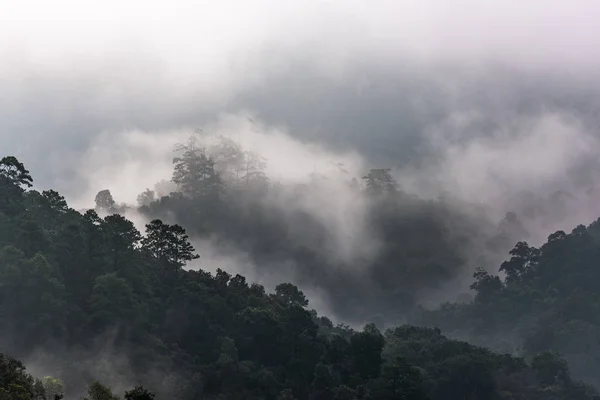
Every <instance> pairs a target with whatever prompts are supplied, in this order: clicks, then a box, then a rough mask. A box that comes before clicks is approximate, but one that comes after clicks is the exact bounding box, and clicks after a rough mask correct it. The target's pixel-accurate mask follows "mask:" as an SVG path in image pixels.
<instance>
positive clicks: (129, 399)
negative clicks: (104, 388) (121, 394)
mask: <svg viewBox="0 0 600 400" xmlns="http://www.w3.org/2000/svg"><path fill="white" fill-rule="evenodd" d="M154 397H155V395H154V393H152V392H150V391H149V390H147V389H145V388H144V387H143V386H136V387H135V388H133V389H131V390H129V391H127V392H125V400H153V399H154Z"/></svg>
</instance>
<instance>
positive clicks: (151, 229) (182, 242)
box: [142, 219, 200, 267]
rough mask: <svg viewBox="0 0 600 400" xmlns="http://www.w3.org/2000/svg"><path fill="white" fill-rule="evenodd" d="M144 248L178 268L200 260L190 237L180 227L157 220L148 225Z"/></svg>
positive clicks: (143, 240) (143, 243)
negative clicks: (189, 239)
mask: <svg viewBox="0 0 600 400" xmlns="http://www.w3.org/2000/svg"><path fill="white" fill-rule="evenodd" d="M142 248H143V249H145V250H146V251H147V252H149V253H150V254H151V255H152V256H154V257H155V258H157V259H159V260H162V261H164V262H166V263H168V264H171V265H174V266H176V267H183V266H184V265H185V263H186V262H188V261H192V260H195V259H198V258H200V256H199V255H198V254H195V253H194V252H195V249H194V247H193V246H192V245H191V244H190V242H189V241H188V236H187V235H186V233H185V229H183V228H182V227H181V226H179V225H168V224H165V223H163V222H162V221H161V220H158V219H155V220H153V221H151V222H150V223H149V224H147V225H146V237H144V238H143V239H142Z"/></svg>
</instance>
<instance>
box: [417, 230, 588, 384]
mask: <svg viewBox="0 0 600 400" xmlns="http://www.w3.org/2000/svg"><path fill="white" fill-rule="evenodd" d="M599 263H600V220H597V221H595V222H594V223H592V224H590V225H589V226H587V227H585V226H583V225H580V226H578V227H576V228H575V229H573V231H572V232H571V233H568V234H567V233H566V232H564V231H557V232H555V233H553V234H551V235H550V236H548V241H547V242H546V243H545V244H544V245H542V246H541V247H539V248H536V247H532V246H530V245H529V244H528V243H526V242H519V243H517V245H516V246H515V247H514V248H513V249H512V250H511V251H510V259H508V260H507V261H505V262H504V263H502V264H501V266H500V268H499V273H501V274H502V275H504V276H505V278H504V279H501V277H500V276H498V275H494V274H490V273H488V272H486V271H485V270H483V269H479V270H477V271H476V273H475V276H474V278H475V281H474V283H473V285H472V289H473V290H474V291H475V293H476V296H475V299H474V301H473V302H471V303H467V304H454V303H448V304H444V305H443V306H442V307H441V308H440V309H438V310H435V311H428V312H424V313H423V314H422V315H421V318H419V319H418V321H419V322H420V323H424V324H427V325H435V326H440V327H441V328H442V329H444V331H446V332H448V333H450V334H452V335H453V336H457V337H462V338H466V339H469V340H472V341H476V342H479V343H485V344H486V345H487V346H493V347H495V348H497V349H503V350H510V351H513V352H516V353H519V354H522V355H524V356H531V355H532V354H536V353H538V352H540V351H545V350H552V351H554V352H558V353H561V354H564V356H565V358H566V359H567V360H568V362H569V364H570V365H571V367H572V370H573V373H574V375H575V376H577V377H578V378H581V379H584V380H586V381H588V382H592V383H594V384H596V385H597V384H600V380H599V379H598V375H597V373H596V371H597V369H598V368H600V339H599V338H600V317H599V315H600V313H599V312H600V285H598V282H600V270H599V269H598V265H599Z"/></svg>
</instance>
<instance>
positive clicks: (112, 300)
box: [90, 273, 141, 328]
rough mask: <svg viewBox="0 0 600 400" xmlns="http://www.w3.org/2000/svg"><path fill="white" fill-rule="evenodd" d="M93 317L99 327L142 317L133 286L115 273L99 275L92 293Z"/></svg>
mask: <svg viewBox="0 0 600 400" xmlns="http://www.w3.org/2000/svg"><path fill="white" fill-rule="evenodd" d="M90 311H91V315H90V317H91V319H92V321H93V322H94V324H95V325H96V326H97V327H99V328H104V327H106V326H107V325H109V324H116V323H128V322H133V321H135V320H136V319H138V318H140V317H141V315H140V313H139V312H138V308H137V301H136V299H135V294H134V292H133V290H132V289H131V286H129V284H128V283H127V281H126V280H125V279H123V278H119V277H118V276H117V275H116V274H115V273H110V274H105V275H100V276H98V277H97V278H96V279H95V281H94V287H93V289H92V293H91V295H90Z"/></svg>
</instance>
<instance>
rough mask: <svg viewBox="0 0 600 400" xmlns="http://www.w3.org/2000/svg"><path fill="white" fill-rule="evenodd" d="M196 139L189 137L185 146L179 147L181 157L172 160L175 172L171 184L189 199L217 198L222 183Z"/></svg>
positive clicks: (211, 160) (213, 163)
mask: <svg viewBox="0 0 600 400" xmlns="http://www.w3.org/2000/svg"><path fill="white" fill-rule="evenodd" d="M196 141H197V140H196V138H195V137H194V136H192V137H190V139H189V141H188V143H187V144H186V145H179V146H178V147H177V151H179V152H181V153H182V154H181V157H175V158H173V164H175V170H174V171H173V178H172V180H173V182H174V183H176V184H177V186H178V187H179V190H180V191H181V192H182V193H183V194H184V195H186V196H189V197H191V198H198V197H205V196H210V197H214V196H217V197H218V196H219V195H220V194H221V192H222V189H223V183H222V181H221V177H220V175H219V173H218V172H217V171H216V169H215V162H214V161H213V159H212V158H211V157H209V156H208V155H207V154H206V149H205V148H201V147H198V146H197V144H196Z"/></svg>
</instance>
